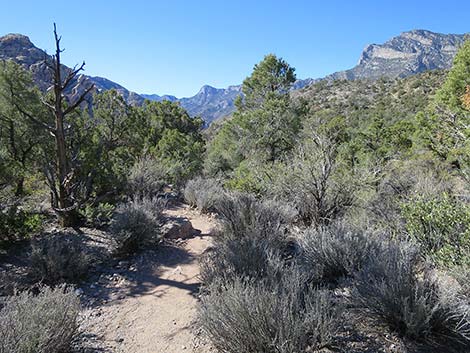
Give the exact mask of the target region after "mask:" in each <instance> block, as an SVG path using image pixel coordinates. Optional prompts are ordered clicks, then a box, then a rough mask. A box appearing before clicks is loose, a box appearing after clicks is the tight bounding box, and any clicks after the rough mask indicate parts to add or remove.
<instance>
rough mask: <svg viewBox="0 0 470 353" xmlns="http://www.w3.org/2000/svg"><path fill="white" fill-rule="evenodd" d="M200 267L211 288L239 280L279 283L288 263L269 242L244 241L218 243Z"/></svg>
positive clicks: (248, 239)
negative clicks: (213, 285)
mask: <svg viewBox="0 0 470 353" xmlns="http://www.w3.org/2000/svg"><path fill="white" fill-rule="evenodd" d="M200 267H201V274H200V277H201V280H202V283H203V285H204V286H205V287H208V286H210V285H212V284H214V283H220V284H222V283H227V282H230V281H233V280H235V279H236V278H250V279H256V280H261V279H264V280H265V281H268V282H277V281H278V280H279V276H280V275H281V274H282V271H283V267H284V262H283V261H282V259H281V256H280V253H279V251H278V250H276V249H273V246H272V244H269V242H268V241H266V240H261V239H256V238H242V239H226V240H223V241H216V243H215V245H214V248H213V249H212V251H211V252H209V253H207V254H206V255H205V256H204V257H202V259H201V261H200Z"/></svg>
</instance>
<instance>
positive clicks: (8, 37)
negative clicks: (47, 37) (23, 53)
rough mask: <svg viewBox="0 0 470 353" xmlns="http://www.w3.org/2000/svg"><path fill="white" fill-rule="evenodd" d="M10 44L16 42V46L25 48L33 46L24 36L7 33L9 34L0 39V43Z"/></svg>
mask: <svg viewBox="0 0 470 353" xmlns="http://www.w3.org/2000/svg"><path fill="white" fill-rule="evenodd" d="M12 42H16V43H18V44H21V45H25V46H34V45H33V43H32V42H31V40H30V39H29V37H28V36H25V35H24V34H19V33H9V34H6V35H4V36H3V37H0V43H3V44H7V43H10V44H11V43H12Z"/></svg>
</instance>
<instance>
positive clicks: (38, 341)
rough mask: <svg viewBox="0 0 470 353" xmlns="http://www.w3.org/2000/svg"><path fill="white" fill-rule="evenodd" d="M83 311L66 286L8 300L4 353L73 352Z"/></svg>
mask: <svg viewBox="0 0 470 353" xmlns="http://www.w3.org/2000/svg"><path fill="white" fill-rule="evenodd" d="M79 311H80V301H79V299H78V298H77V296H76V295H75V294H74V292H73V290H72V289H71V288H67V287H64V286H59V287H56V288H55V289H50V288H48V287H43V288H42V289H41V291H40V293H39V294H38V295H37V296H33V295H32V294H30V293H27V292H23V293H21V294H18V295H15V296H12V297H10V298H7V300H6V302H5V305H4V307H3V308H2V309H1V310H0V353H63V352H69V351H70V350H71V348H72V347H71V346H72V342H73V340H74V339H75V337H76V336H77V333H78V315H79Z"/></svg>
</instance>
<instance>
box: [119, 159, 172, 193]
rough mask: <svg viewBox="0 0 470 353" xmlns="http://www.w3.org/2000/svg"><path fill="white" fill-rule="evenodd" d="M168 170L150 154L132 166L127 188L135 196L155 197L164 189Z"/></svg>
mask: <svg viewBox="0 0 470 353" xmlns="http://www.w3.org/2000/svg"><path fill="white" fill-rule="evenodd" d="M166 180H167V172H166V171H165V168H164V167H163V166H162V164H161V162H159V161H158V160H157V159H155V158H153V157H149V156H145V157H142V158H141V159H139V160H138V161H137V162H136V163H135V164H134V165H133V166H132V168H131V170H130V172H129V176H128V178H127V188H128V192H129V194H130V195H132V196H133V197H139V198H144V197H154V196H156V195H157V194H158V193H159V192H161V191H162V189H163V187H164V186H165V181H166Z"/></svg>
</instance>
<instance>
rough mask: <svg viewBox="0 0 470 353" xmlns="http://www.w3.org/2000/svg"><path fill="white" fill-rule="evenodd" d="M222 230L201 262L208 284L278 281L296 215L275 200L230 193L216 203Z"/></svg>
mask: <svg viewBox="0 0 470 353" xmlns="http://www.w3.org/2000/svg"><path fill="white" fill-rule="evenodd" d="M216 209H217V210H218V212H219V214H220V215H221V219H222V229H221V231H220V234H219V235H218V236H217V237H216V238H215V239H214V247H213V250H212V251H211V252H209V253H208V254H207V255H206V256H205V257H204V258H203V259H202V261H201V278H202V281H203V283H204V284H205V285H209V284H211V283H213V282H215V281H217V280H219V281H222V282H227V281H231V280H233V279H235V278H238V277H242V278H252V279H265V280H268V281H272V282H276V281H277V280H278V277H279V274H281V273H282V271H283V267H284V261H283V258H285V257H286V255H287V250H288V249H289V246H288V245H289V241H288V237H287V235H286V230H287V226H288V225H289V223H290V222H291V221H292V219H293V217H294V213H293V212H292V210H291V209H290V208H288V207H286V206H282V205H280V204H279V203H276V202H274V201H258V200H257V199H256V198H255V197H253V196H252V195H249V194H242V193H235V194H227V195H225V196H224V197H223V198H220V199H219V200H218V202H217V203H216Z"/></svg>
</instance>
